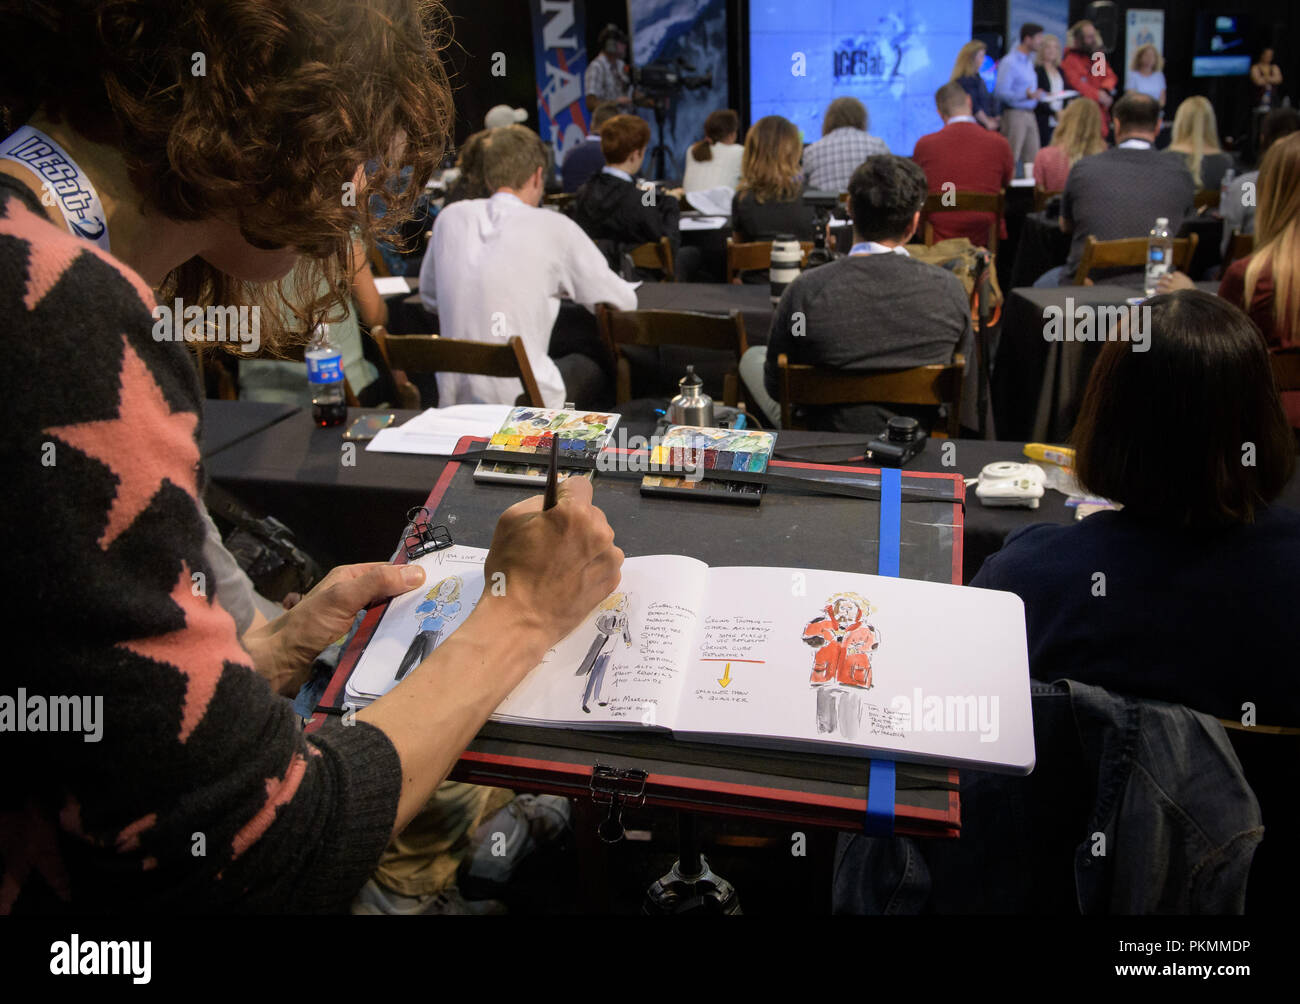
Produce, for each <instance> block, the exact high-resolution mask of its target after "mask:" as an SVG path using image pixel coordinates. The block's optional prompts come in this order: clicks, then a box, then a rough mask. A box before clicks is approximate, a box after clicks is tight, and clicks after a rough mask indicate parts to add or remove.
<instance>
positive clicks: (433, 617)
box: [394, 575, 461, 680]
mask: <svg viewBox="0 0 1300 1004" xmlns="http://www.w3.org/2000/svg"><path fill="white" fill-rule="evenodd" d="M460 586H461V582H460V576H459V575H449V576H447V578H445V579H443V580H442V581H441V582H439V583H438V584H437V585H436V586H434V587H433V588H432V589H430V590H429V591H428V593H426V594H425V597H424V602H423V603H421V604H420V605H419V606H418V607H416V608H415V617H416V619H417V620H418V621H419V622H420V630H419V631H417V632H416V634H415V637H414V638H412V639H411V647H410V648H408V649H407V650H406V655H404V656H402V664H401V665H400V666H398V667H397V676H395V677H394V679H396V680H400V679H402V677H404V676H406V674H407V673H409V672H410V671H411V670H412V669H414V668H415V667H416V666H418V665H420V663H422V662H423V661H424V659H425V656H427V655H428V654H429V653H430V652H432V651H433V650H434V649H435V648H437V646H438V639H439V638H441V637H442V631H443V628H445V627H446V626H447V625H448V624H449V623H450V622H451V621H453V620H455V619H456V617H457V615H458V614H459V613H460Z"/></svg>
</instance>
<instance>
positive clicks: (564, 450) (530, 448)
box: [474, 408, 620, 485]
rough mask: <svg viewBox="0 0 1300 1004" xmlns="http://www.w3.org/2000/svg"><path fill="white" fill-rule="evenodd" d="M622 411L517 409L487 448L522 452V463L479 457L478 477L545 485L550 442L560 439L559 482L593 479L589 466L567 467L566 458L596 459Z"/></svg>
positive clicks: (498, 450)
mask: <svg viewBox="0 0 1300 1004" xmlns="http://www.w3.org/2000/svg"><path fill="white" fill-rule="evenodd" d="M619 417H620V416H618V415H614V414H606V413H603V412H592V411H576V410H574V411H565V410H561V409H554V408H515V409H514V410H513V411H512V412H510V414H509V415H508V416H507V417H506V420H505V421H504V422H503V423H502V424H501V428H499V429H498V430H497V431H496V432H494V433H493V434H492V438H491V439H489V440H488V443H487V447H486V448H487V449H489V450H492V451H493V452H496V453H510V454H518V455H519V463H511V462H503V461H498V460H480V461H479V464H478V467H477V469H476V470H475V471H474V480H475V481H488V482H497V483H501V484H537V485H544V484H546V466H547V459H548V455H549V454H550V452H551V441H552V440H553V439H555V438H558V439H559V441H560V447H559V463H560V468H561V470H560V480H561V481H563V480H564V479H565V478H569V477H572V476H573V475H575V474H577V475H580V476H583V477H586V478H590V477H591V474H592V472H591V470H590V469H588V470H572V469H571V470H564V469H563V468H564V462H565V460H566V459H567V460H590V461H594V460H595V459H596V457H597V456H599V455H600V452H601V450H603V449H604V448H605V447H606V445H607V444H608V443H609V440H610V437H611V436H612V435H613V431H614V427H615V426H616V425H618V420H619Z"/></svg>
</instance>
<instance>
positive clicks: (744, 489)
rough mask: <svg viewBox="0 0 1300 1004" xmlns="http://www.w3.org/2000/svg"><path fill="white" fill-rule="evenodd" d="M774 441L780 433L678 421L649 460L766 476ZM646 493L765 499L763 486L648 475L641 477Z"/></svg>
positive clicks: (752, 501) (712, 498) (751, 501)
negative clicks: (710, 427) (704, 426)
mask: <svg viewBox="0 0 1300 1004" xmlns="http://www.w3.org/2000/svg"><path fill="white" fill-rule="evenodd" d="M775 443H776V436H775V434H773V433H771V432H759V431H757V430H754V429H706V428H699V427H696V426H689V425H674V426H671V427H670V428H669V429H668V430H667V431H666V432H665V433H664V435H663V439H662V440H661V441H660V442H659V443H658V444H657V445H656V446H655V447H654V449H653V450H652V451H651V453H650V462H651V463H652V464H663V465H668V466H672V467H697V466H702V467H703V468H704V469H705V470H710V471H746V472H749V473H753V474H761V473H763V472H764V471H766V470H767V464H768V461H769V460H771V459H772V449H773V447H774V445H775ZM641 494H642V495H664V496H670V497H676V498H697V499H707V500H709V501H716V502H744V503H748V504H750V505H757V504H758V503H759V502H760V501H761V500H762V498H763V486H762V485H755V484H746V483H744V482H738V481H726V480H720V479H717V478H703V477H701V478H691V477H689V476H678V475H664V474H648V475H646V476H645V477H644V478H642V479H641Z"/></svg>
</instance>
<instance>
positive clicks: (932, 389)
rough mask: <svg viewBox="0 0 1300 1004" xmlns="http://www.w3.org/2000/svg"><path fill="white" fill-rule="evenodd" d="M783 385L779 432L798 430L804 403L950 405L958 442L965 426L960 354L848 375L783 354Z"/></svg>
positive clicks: (779, 368)
mask: <svg viewBox="0 0 1300 1004" xmlns="http://www.w3.org/2000/svg"><path fill="white" fill-rule="evenodd" d="M776 368H777V372H778V381H779V383H780V387H781V428H783V429H794V428H798V427H799V426H798V424H797V417H796V414H795V408H796V407H798V406H800V405H833V404H886V405H887V404H911V405H940V404H944V405H947V406H948V425H947V432H948V435H949V436H950V437H953V438H955V437H956V436H957V433H958V432H959V431H960V427H961V384H962V377H963V375H964V373H965V370H966V359H965V357H964V356H962V354H961V353H960V352H959V353H957V354H956V355H955V356H953V361H952V362H951V363H948V364H947V365H942V364H933V365H930V366H915V367H913V368H912V369H906V370H878V371H876V372H869V373H846V372H845V371H843V370H832V369H825V368H823V367H820V366H804V365H800V364H795V363H791V362H790V360H789V358H788V357H787V356H786V354H785V353H784V352H783V353H781V354H780V355H779V356H777V359H776Z"/></svg>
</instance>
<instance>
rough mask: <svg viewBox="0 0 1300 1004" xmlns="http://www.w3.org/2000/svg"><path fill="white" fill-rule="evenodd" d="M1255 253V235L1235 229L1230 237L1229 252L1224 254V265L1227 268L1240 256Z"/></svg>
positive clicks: (1244, 256)
mask: <svg viewBox="0 0 1300 1004" xmlns="http://www.w3.org/2000/svg"><path fill="white" fill-rule="evenodd" d="M1254 253H1255V235H1254V234H1243V233H1241V232H1240V231H1237V230H1234V231H1233V232H1232V236H1231V237H1229V238H1228V253H1227V254H1225V255H1224V256H1223V267H1224V268H1225V269H1226V268H1227V267H1228V266H1229V265H1231V264H1232V263H1233V262H1234V261H1236V260H1237V259H1238V258H1246V257H1248V256H1250V255H1252V254H1254Z"/></svg>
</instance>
